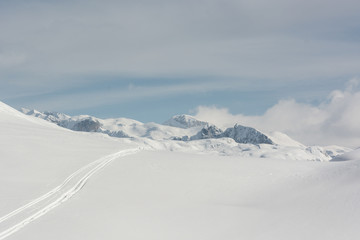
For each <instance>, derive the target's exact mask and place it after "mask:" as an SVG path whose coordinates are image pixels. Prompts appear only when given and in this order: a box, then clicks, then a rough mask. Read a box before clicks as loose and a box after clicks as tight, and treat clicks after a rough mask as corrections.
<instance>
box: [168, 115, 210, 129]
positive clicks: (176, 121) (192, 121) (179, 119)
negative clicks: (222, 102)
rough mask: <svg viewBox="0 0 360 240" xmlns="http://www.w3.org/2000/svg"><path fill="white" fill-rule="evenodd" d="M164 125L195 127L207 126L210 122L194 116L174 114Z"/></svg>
mask: <svg viewBox="0 0 360 240" xmlns="http://www.w3.org/2000/svg"><path fill="white" fill-rule="evenodd" d="M163 125H168V126H172V127H178V128H193V127H207V126H208V125H209V123H207V122H204V121H200V120H198V119H196V118H194V117H192V116H189V115H186V114H182V115H175V116H173V117H172V118H170V119H169V120H167V121H166V122H164V123H163Z"/></svg>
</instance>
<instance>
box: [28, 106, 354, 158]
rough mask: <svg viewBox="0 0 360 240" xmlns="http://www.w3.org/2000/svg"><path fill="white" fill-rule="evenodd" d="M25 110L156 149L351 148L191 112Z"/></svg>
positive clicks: (268, 153)
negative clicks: (217, 122)
mask: <svg viewBox="0 0 360 240" xmlns="http://www.w3.org/2000/svg"><path fill="white" fill-rule="evenodd" d="M21 111H22V112H23V113H25V114H27V115H29V116H33V117H37V118H41V119H44V120H46V121H49V122H52V123H55V124H57V125H59V126H61V127H65V128H68V129H71V130H75V131H85V132H99V133H104V134H107V135H109V136H112V137H118V138H130V139H132V141H135V142H137V143H138V144H142V145H144V147H146V148H150V149H156V150H159V149H161V150H171V151H186V152H189V151H191V152H203V153H217V154H221V155H234V156H246V157H251V156H253V157H261V158H265V157H269V158H270V157H277V158H279V159H285V158H286V159H292V160H316V161H329V160H331V159H332V158H333V157H335V156H337V155H339V154H343V153H344V152H347V151H349V150H350V149H347V148H343V147H338V146H327V147H319V146H311V147H307V146H304V145H303V144H301V143H298V142H296V141H295V140H293V139H291V138H290V137H289V136H287V135H286V134H283V133H279V132H273V133H269V134H268V135H267V134H264V133H262V132H260V131H258V130H256V129H254V128H251V127H246V126H241V125H238V124H236V125H235V126H234V127H232V128H228V129H225V130H224V131H223V130H222V129H220V128H218V127H216V126H214V125H211V124H209V123H208V122H204V121H199V120H197V119H196V118H194V117H192V116H189V115H176V116H174V117H172V118H171V119H169V120H168V121H166V122H165V123H164V124H157V123H142V122H139V121H136V120H132V119H127V118H116V119H100V118H96V117H92V116H88V115H81V116H74V117H71V116H68V115H65V114H62V113H53V112H39V111H36V110H28V109H21ZM267 145H270V146H267Z"/></svg>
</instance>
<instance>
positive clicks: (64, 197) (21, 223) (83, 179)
mask: <svg viewBox="0 0 360 240" xmlns="http://www.w3.org/2000/svg"><path fill="white" fill-rule="evenodd" d="M139 150H140V149H139V148H135V149H127V150H122V151H119V152H117V153H114V154H111V155H108V156H105V157H102V158H100V159H98V160H95V161H93V162H91V163H89V164H87V165H85V166H84V167H82V168H80V169H79V170H77V171H76V172H74V173H73V174H71V175H70V176H69V177H67V178H66V179H65V181H63V182H62V183H61V184H60V185H59V186H57V187H55V188H53V189H52V190H50V191H49V192H47V193H45V194H44V195H42V196H40V197H38V198H36V199H34V200H32V201H31V202H29V203H27V204H25V205H24V206H21V207H19V208H18V209H16V210H14V211H12V212H10V213H8V214H6V215H5V216H3V217H1V218H0V223H2V222H4V221H6V220H8V219H10V218H12V217H14V216H16V215H18V214H20V213H22V212H24V211H25V210H26V209H29V208H30V207H32V206H34V205H35V207H34V208H36V204H38V203H41V202H42V201H43V200H45V199H48V198H50V197H51V196H53V195H55V194H59V193H60V192H61V190H63V189H64V188H66V187H68V183H69V182H70V181H71V180H72V179H74V178H75V177H78V175H79V174H81V173H82V172H84V171H85V170H87V169H89V168H90V169H89V170H88V171H87V172H85V174H84V176H82V177H81V178H80V180H79V181H77V182H76V183H75V184H74V186H72V187H71V188H70V189H69V190H67V191H66V192H65V193H63V194H62V195H61V196H60V197H58V198H56V199H55V200H53V201H52V202H51V203H49V204H48V205H46V206H45V207H43V208H42V209H41V210H39V211H37V212H36V213H34V214H32V215H31V216H30V217H27V218H25V219H23V220H20V221H19V222H18V223H16V224H15V225H13V226H12V227H10V228H8V229H6V230H5V231H3V232H1V233H0V240H2V239H5V238H6V237H8V236H10V235H12V234H13V233H15V232H17V231H18V230H20V229H21V228H23V227H25V226H26V225H27V224H29V223H31V222H32V221H34V220H36V219H38V218H39V217H41V216H43V215H45V214H46V213H48V212H49V211H50V210H52V209H54V208H56V207H57V206H59V205H60V204H62V203H64V202H66V201H67V200H69V199H70V198H71V197H73V196H74V195H75V194H76V193H77V192H79V191H80V190H81V189H82V188H83V187H84V186H85V184H86V183H87V181H88V180H89V178H90V177H91V176H92V175H94V174H95V173H97V172H98V171H100V170H101V169H103V168H104V167H105V166H106V165H108V164H109V163H110V162H112V161H113V160H115V159H116V158H119V157H123V156H126V155H129V154H134V153H137V152H138V151H139ZM94 166H95V167H94Z"/></svg>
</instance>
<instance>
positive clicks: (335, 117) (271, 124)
mask: <svg viewBox="0 0 360 240" xmlns="http://www.w3.org/2000/svg"><path fill="white" fill-rule="evenodd" d="M358 84H359V79H356V78H354V79H352V80H350V81H349V82H348V83H347V86H346V89H345V90H335V91H333V92H331V93H330V94H329V96H328V98H327V99H326V100H324V101H323V102H321V103H320V104H318V105H317V106H313V105H310V104H304V103H299V102H297V101H295V100H293V99H288V100H281V101H279V102H278V103H277V104H276V105H274V106H273V107H271V108H269V109H268V110H267V111H266V112H265V113H264V114H263V115H260V116H246V115H241V114H238V115H234V114H231V113H230V112H229V111H228V109H226V108H217V107H214V106H210V107H208V106H200V107H198V108H197V110H196V114H195V115H196V117H197V118H199V119H202V120H207V121H210V122H212V123H214V124H215V125H218V126H221V127H223V128H225V127H229V126H231V125H233V124H235V123H239V124H243V125H247V126H252V127H255V128H258V129H260V130H262V131H265V132H268V131H281V132H284V133H286V134H288V135H290V136H291V137H293V138H294V139H296V140H298V141H301V142H303V143H304V144H308V145H331V144H336V145H343V146H349V147H359V146H360V124H359V122H360V111H359V106H360V91H359V89H358V88H357V86H358Z"/></svg>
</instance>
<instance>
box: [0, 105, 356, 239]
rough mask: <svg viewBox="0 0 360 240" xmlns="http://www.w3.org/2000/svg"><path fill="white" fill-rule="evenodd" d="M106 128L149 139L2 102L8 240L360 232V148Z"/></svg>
mask: <svg viewBox="0 0 360 240" xmlns="http://www.w3.org/2000/svg"><path fill="white" fill-rule="evenodd" d="M72 118H73V117H72ZM82 119H92V117H90V116H83V117H82ZM99 122H100V120H99ZM101 124H104V125H106V126H108V127H109V128H110V127H113V128H114V129H113V130H119V129H123V130H124V131H125V130H126V131H127V133H131V131H133V133H135V132H136V134H140V135H141V136H139V135H136V136H135V137H133V138H112V137H109V136H108V135H105V134H102V133H94V132H92V133H87V132H74V131H71V130H68V129H65V128H61V127H59V126H56V125H55V124H53V123H49V122H47V121H44V120H42V119H39V118H34V117H31V116H26V115H24V114H22V113H20V112H18V111H16V110H14V109H12V108H11V107H9V106H7V105H5V104H3V103H1V102H0V132H1V134H0V146H1V148H0V160H1V168H0V198H1V201H0V239H14V240H22V239H24V240H25V239H26V240H29V239H30V240H31V239H36V240H42V239H44V240H45V239H53V240H58V239H59V240H60V239H61V240H62V239H68V240H72V239H87V240H92V239H94V240H95V239H107V240H111V239H114V240H115V239H134V240H135V239H146V240H151V239H154V240H155V239H156V240H162V239H164V240H165V239H171V240H177V239H179V240H180V239H181V240H183V239H188V240H192V239H194V240H199V239H206V240H212V239H214V240H215V239H216V240H217V239H227V240H232V239H234V240H235V239H236V240H238V239H252V240H260V239H277V240H282V239H284V240H285V239H286V240H287V239H294V240H297V239H299V240H300V239H301V240H302V239H327V240H332V239H334V240H335V239H347V240H355V239H359V237H360V234H359V232H358V222H359V221H360V202H359V201H358V200H359V198H360V191H359V184H360V172H359V171H360V151H359V149H357V150H354V151H350V149H345V148H342V147H338V146H328V147H319V146H310V147H309V146H304V145H302V144H301V143H297V142H296V141H294V140H292V139H290V138H288V137H287V136H286V135H283V134H281V133H270V134H269V137H270V138H271V139H272V140H273V141H274V142H277V143H278V144H275V145H270V144H257V145H254V144H239V143H237V142H235V141H234V139H231V138H221V139H203V140H194V141H187V142H184V141H173V140H169V139H166V138H165V137H164V133H162V132H163V131H164V132H166V131H167V130H169V131H170V133H168V134H169V136H170V135H172V136H173V134H174V133H179V135H178V136H181V135H180V133H183V131H189V132H190V131H193V132H194V131H195V130H194V129H191V128H190V129H180V128H177V127H171V126H163V125H160V124H155V123H148V124H143V123H140V122H136V121H135V120H128V119H121V120H119V119H112V120H109V119H108V120H101ZM115 126H118V127H119V128H118V127H115ZM195 128H196V127H195ZM149 129H154V130H152V131H151V130H149ZM159 129H160V130H159ZM152 134H153V135H152ZM156 134H159V135H158V136H157V135H156ZM160 135H161V136H160ZM142 136H150V137H142ZM275 139H278V140H279V139H280V140H281V141H276V140H275ZM280 143H281V144H280ZM344 152H347V153H345V154H343V155H340V156H339V155H338V154H341V153H344ZM335 155H338V156H336V157H335V158H334V159H333V160H337V161H329V160H331V159H332V157H333V156H335ZM309 160H313V161H309ZM340 160H341V161H340Z"/></svg>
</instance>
